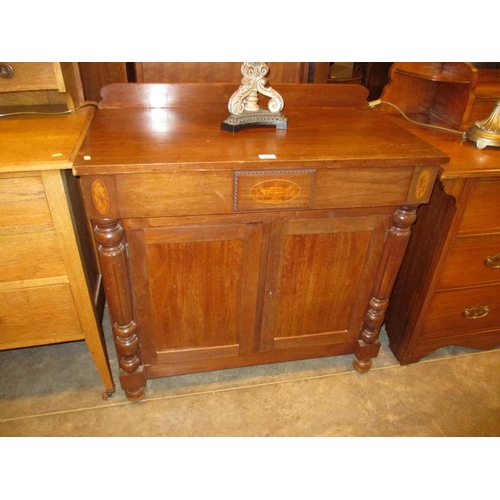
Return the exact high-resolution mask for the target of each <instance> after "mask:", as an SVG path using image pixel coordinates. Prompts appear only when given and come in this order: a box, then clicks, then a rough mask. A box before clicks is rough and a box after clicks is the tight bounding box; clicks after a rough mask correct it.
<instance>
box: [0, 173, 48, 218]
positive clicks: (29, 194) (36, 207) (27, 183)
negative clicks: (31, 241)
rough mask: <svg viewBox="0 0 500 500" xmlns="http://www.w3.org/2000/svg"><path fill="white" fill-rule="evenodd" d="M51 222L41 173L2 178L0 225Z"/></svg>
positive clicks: (0, 181)
mask: <svg viewBox="0 0 500 500" xmlns="http://www.w3.org/2000/svg"><path fill="white" fill-rule="evenodd" d="M51 223H52V218H51V215H50V211H49V205H48V203H47V197H46V195H45V190H44V187H43V183H42V179H41V177H40V175H33V176H31V175H30V176H29V177H1V178H0V227H7V226H22V225H31V224H51Z"/></svg>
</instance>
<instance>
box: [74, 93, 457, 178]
mask: <svg viewBox="0 0 500 500" xmlns="http://www.w3.org/2000/svg"><path fill="white" fill-rule="evenodd" d="M108 87H113V86H108ZM332 87H334V86H332V85H321V84H311V85H306V84H302V85H292V84H288V85H286V84H283V85H280V86H279V87H278V88H276V90H277V91H279V92H280V94H281V95H282V97H283V99H284V101H285V107H284V109H283V111H282V113H283V115H284V116H285V117H286V118H287V119H288V129H287V130H277V129H276V128H274V127H263V128H253V129H243V130H240V131H239V132H236V133H231V132H228V131H225V130H221V128H220V124H221V122H222V121H223V120H225V119H226V118H227V117H228V115H229V112H228V109H227V102H228V101H227V97H228V96H230V95H231V92H232V91H234V90H236V89H235V87H234V85H232V86H224V84H219V85H206V86H204V87H202V86H200V85H197V84H191V85H189V84H188V85H186V84H184V86H176V85H173V84H165V85H164V84H156V85H155V84H150V85H146V84H123V85H121V86H120V85H118V86H117V87H113V88H111V90H109V89H108V88H107V87H105V88H104V89H103V95H104V100H103V102H101V105H100V109H98V110H97V111H96V113H95V115H94V118H93V120H92V123H91V126H90V128H89V131H88V133H87V136H86V138H85V140H84V142H83V144H82V147H81V149H80V151H79V153H78V156H77V158H76V160H75V163H74V168H73V170H74V173H75V174H77V175H91V174H107V173H109V174H113V173H134V172H146V171H148V172H152V171H169V170H170V171H172V170H182V169H184V170H218V169H241V168H244V169H256V168H258V169H263V168H264V169H266V168H270V169H276V168H304V167H310V168H336V167H348V166H353V167H366V168H372V167H373V168H374V167H383V166H386V165H390V166H398V165H401V166H403V165H406V166H408V165H417V164H418V165H436V164H442V163H446V162H447V161H448V157H447V155H446V154H444V153H443V152H441V151H439V150H438V149H437V148H435V147H433V146H430V145H429V144H427V143H426V142H425V141H423V140H421V139H419V138H417V137H415V136H414V135H413V134H411V133H409V132H408V131H406V130H404V129H403V128H401V127H399V126H397V125H395V124H394V123H393V122H392V121H391V120H390V119H388V118H386V117H383V116H380V115H379V114H378V113H376V112H374V111H373V110H370V109H369V107H368V104H367V102H366V92H367V91H366V89H364V88H363V87H361V86H356V85H346V86H343V87H344V88H342V89H338V88H337V89H333V88H332ZM335 87H340V86H335ZM143 88H147V89H149V91H152V90H154V93H155V94H156V95H157V96H158V95H159V96H160V97H161V95H162V93H164V94H166V95H168V93H169V92H177V91H178V90H179V89H182V92H181V94H182V93H183V92H184V95H183V97H185V98H186V99H187V98H188V97H189V96H191V95H196V92H198V93H199V94H200V93H201V94H203V99H199V100H198V101H196V102H195V104H192V105H191V104H190V102H189V100H187V101H186V102H184V103H182V102H180V100H179V99H178V100H176V101H175V102H173V103H169V102H166V103H164V104H161V103H160V105H159V107H153V106H152V105H151V104H148V103H147V102H146V103H145V102H142V101H141V100H140V99H139V100H134V99H136V97H137V93H138V92H140V91H142V89H143ZM186 88H187V89H188V90H187V91H186V90H185V89H186ZM112 91H116V92H119V93H120V99H116V100H115V101H113V99H112V98H108V97H109V93H112ZM128 92H130V100H129V101H127V96H128ZM210 92H212V95H213V99H212V100H211V94H210ZM336 94H337V95H336ZM349 95H350V96H351V98H346V96H349ZM160 100H161V99H160ZM166 101H168V99H167V100H166ZM107 102H110V103H111V104H109V107H107V106H106V103H107ZM103 103H104V106H103ZM115 103H117V104H115ZM260 105H261V108H263V107H264V106H263V105H262V103H260ZM260 155H263V156H260Z"/></svg>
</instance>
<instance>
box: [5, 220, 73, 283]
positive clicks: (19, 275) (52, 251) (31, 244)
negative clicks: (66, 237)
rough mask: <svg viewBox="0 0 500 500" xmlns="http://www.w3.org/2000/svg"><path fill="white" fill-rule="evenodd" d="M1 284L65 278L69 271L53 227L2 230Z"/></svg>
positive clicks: (25, 227)
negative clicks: (57, 277)
mask: <svg viewBox="0 0 500 500" xmlns="http://www.w3.org/2000/svg"><path fill="white" fill-rule="evenodd" d="M0 253H1V255H2V259H1V260H0V282H7V281H17V280H28V279H38V278H49V277H55V276H64V275H65V274H66V269H65V266H64V262H63V259H62V256H61V250H60V247H59V243H58V241H57V235H56V232H55V230H54V228H52V227H44V226H24V227H23V226H21V227H19V226H18V227H14V228H0Z"/></svg>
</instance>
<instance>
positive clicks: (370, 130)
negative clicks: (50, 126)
mask: <svg viewBox="0 0 500 500" xmlns="http://www.w3.org/2000/svg"><path fill="white" fill-rule="evenodd" d="M235 90H236V88H235V86H234V85H226V84H141V83H138V84H112V85H108V86H106V87H104V88H103V89H102V91H101V93H102V97H103V99H102V101H101V103H100V105H99V109H98V110H97V111H96V113H95V115H94V118H93V120H92V123H91V125H90V127H89V130H88V133H87V135H86V137H85V140H84V142H83V144H82V147H81V149H80V151H79V153H78V156H77V158H76V159H75V163H74V166H73V172H74V174H75V175H77V176H80V178H81V182H82V190H83V195H84V200H85V207H86V211H87V215H88V218H89V220H90V221H91V224H92V225H93V227H94V237H95V240H96V243H97V247H98V254H99V258H100V263H101V269H102V274H103V282H104V286H105V293H106V295H107V300H108V305H109V311H110V316H111V322H112V327H113V334H114V338H115V344H116V350H117V355H118V359H119V366H120V382H121V386H122V388H123V389H124V390H125V393H126V395H127V397H128V398H129V399H130V400H132V401H137V400H140V399H141V398H143V397H144V395H145V391H146V382H147V380H148V379H151V378H156V377H164V376H169V375H178V374H186V373H193V372H201V371H210V370H217V369H225V368H234V367H241V366H248V365H254V364H264V363H275V362H280V361H288V360H296V359H305V358H313V357H322V356H333V355H339V354H354V366H355V368H356V369H357V370H358V371H360V372H364V371H368V370H369V369H370V367H371V363H372V361H371V360H372V358H374V357H375V356H377V354H378V350H379V347H380V344H379V340H378V334H379V330H380V327H381V325H382V322H383V320H384V313H385V310H386V308H387V306H388V298H389V294H390V292H391V290H392V286H393V283H394V280H395V278H396V275H397V272H398V270H399V267H400V263H401V260H402V258H403V255H404V253H405V250H406V245H407V242H408V239H409V235H410V227H411V225H412V224H413V222H414V220H415V212H416V209H417V207H418V206H419V205H420V204H422V203H427V202H428V199H429V196H430V193H431V191H432V186H433V184H434V181H435V177H436V174H437V171H438V168H439V166H440V165H442V164H443V163H446V162H447V161H448V158H447V156H446V155H445V154H444V153H442V152H441V151H439V150H438V149H437V148H434V147H432V146H430V145H428V144H427V143H426V142H424V141H422V140H421V139H418V138H417V137H415V136H413V135H412V134H410V133H408V132H407V131H406V130H404V129H403V128H401V127H398V126H397V125H395V124H394V123H393V122H392V121H391V120H389V119H386V118H385V117H381V116H378V114H377V113H374V112H373V111H371V110H370V109H369V107H368V103H367V100H366V98H367V94H368V91H367V90H366V89H365V88H363V87H361V86H359V85H345V86H337V85H326V84H317V85H316V84H315V85H306V84H282V85H279V86H278V88H277V89H276V90H278V91H279V93H280V94H281V95H282V97H283V99H284V101H285V107H284V110H283V113H284V115H285V116H286V118H287V119H288V128H287V129H286V130H278V129H276V128H274V127H263V128H252V129H244V130H240V131H239V132H236V133H231V132H228V131H225V130H221V122H222V121H223V120H225V119H226V118H227V116H228V111H227V104H228V101H229V98H230V97H231V95H232V94H233V92H234V91H235Z"/></svg>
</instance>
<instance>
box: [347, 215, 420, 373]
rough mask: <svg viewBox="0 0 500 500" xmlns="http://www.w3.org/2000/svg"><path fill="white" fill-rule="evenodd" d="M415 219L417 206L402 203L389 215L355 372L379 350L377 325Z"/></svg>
mask: <svg viewBox="0 0 500 500" xmlns="http://www.w3.org/2000/svg"><path fill="white" fill-rule="evenodd" d="M415 220H416V207H413V206H401V207H399V208H398V209H397V210H396V212H395V213H394V215H393V216H392V226H391V228H390V229H389V230H388V232H387V239H386V242H385V245H384V249H383V252H382V257H381V259H380V263H379V267H378V269H377V275H376V278H375V285H374V289H373V292H372V298H371V299H370V302H369V305H368V311H367V312H366V315H365V318H364V321H363V325H362V327H361V334H360V337H359V340H358V346H357V348H356V352H355V358H354V361H353V366H354V368H355V369H356V371H358V372H361V373H363V372H367V371H368V370H370V368H371V367H372V359H373V358H375V357H376V356H377V354H378V352H379V350H380V342H379V339H378V336H379V333H380V328H381V326H382V324H383V322H384V317H385V311H386V310H387V308H388V307H389V297H390V295H391V292H392V288H393V286H394V282H395V281H396V277H397V275H398V272H399V268H400V267H401V263H402V261H403V257H404V254H405V251H406V247H407V246H408V241H409V239H410V234H411V226H412V225H413V223H414V222H415Z"/></svg>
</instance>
